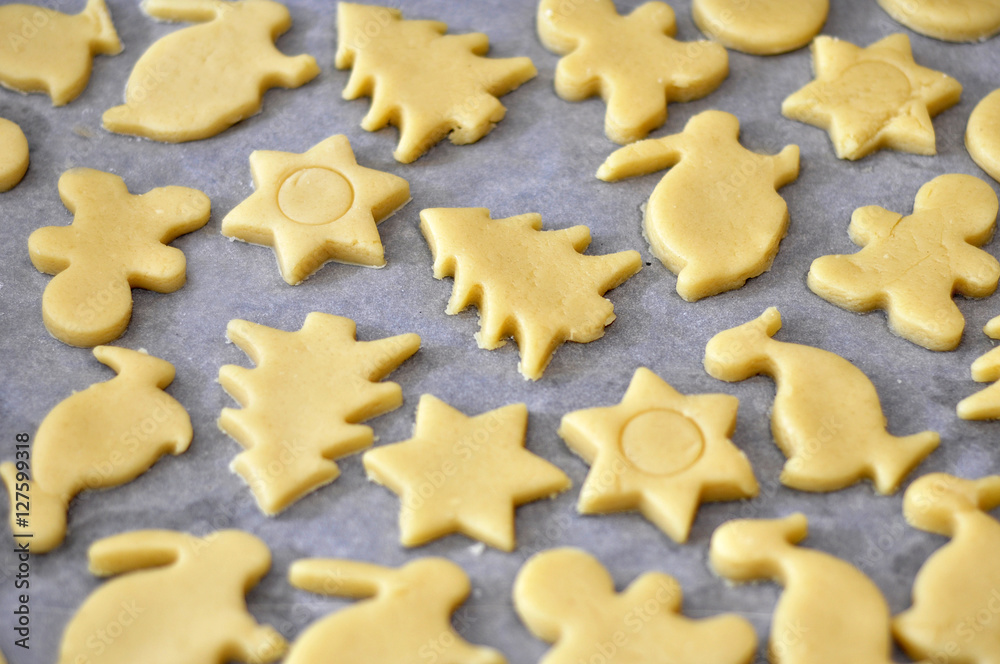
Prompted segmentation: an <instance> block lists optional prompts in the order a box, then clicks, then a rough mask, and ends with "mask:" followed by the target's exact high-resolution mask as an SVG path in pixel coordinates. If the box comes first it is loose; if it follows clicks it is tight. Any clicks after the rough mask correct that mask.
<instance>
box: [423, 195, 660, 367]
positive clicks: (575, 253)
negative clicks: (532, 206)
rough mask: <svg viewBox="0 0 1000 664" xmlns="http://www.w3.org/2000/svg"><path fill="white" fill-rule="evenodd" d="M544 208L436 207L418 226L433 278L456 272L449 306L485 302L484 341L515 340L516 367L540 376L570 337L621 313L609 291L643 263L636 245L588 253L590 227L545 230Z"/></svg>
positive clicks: (587, 333) (583, 335)
mask: <svg viewBox="0 0 1000 664" xmlns="http://www.w3.org/2000/svg"><path fill="white" fill-rule="evenodd" d="M541 229H542V216H541V215H540V214H537V213H528V214H522V215H518V216H516V217H509V218H507V219H490V211H489V210H487V209H486V208H430V209H427V210H422V211H421V212H420V230H421V231H423V234H424V237H425V238H426V239H427V244H428V245H429V246H430V249H431V254H432V255H433V257H434V278H435V279H444V278H445V277H454V279H455V285H454V288H453V289H452V293H451V299H450V300H449V301H448V308H447V310H446V312H447V313H448V314H451V315H454V314H457V313H459V312H460V311H462V310H463V309H465V308H466V307H468V306H470V305H475V306H476V308H478V309H479V332H478V333H477V334H476V342H477V343H478V344H479V347H480V348H484V349H486V350H493V349H494V348H499V347H500V346H502V345H504V344H505V343H506V339H507V338H508V337H513V338H514V340H515V341H517V346H518V349H519V350H520V353H521V362H520V363H519V364H518V370H519V371H520V372H521V374H522V375H523V376H524V377H525V378H528V379H530V380H538V379H539V378H541V377H542V373H543V372H544V371H545V367H546V366H547V365H548V363H549V360H550V359H551V358H552V354H553V353H555V351H556V348H558V347H559V346H560V345H561V344H562V343H563V342H565V341H575V342H577V343H588V342H591V341H594V340H595V339H600V338H601V337H602V336H604V328H605V327H606V326H608V325H610V324H611V323H612V321H614V319H615V314H614V306H612V304H611V302H610V300H607V299H606V298H604V297H603V296H604V294H605V293H606V292H608V291H609V290H611V289H612V288H615V287H617V286H619V285H621V284H622V283H624V282H625V281H626V280H627V279H628V278H629V277H631V276H632V275H633V274H635V273H636V272H638V271H639V270H640V269H641V268H642V257H641V256H640V255H639V252H637V251H620V252H618V253H615V254H604V255H601V256H585V255H582V252H583V251H585V250H586V249H587V246H588V245H589V244H590V229H588V228H587V227H586V226H582V225H581V226H572V227H570V228H566V229H562V230H558V231H542V230H541Z"/></svg>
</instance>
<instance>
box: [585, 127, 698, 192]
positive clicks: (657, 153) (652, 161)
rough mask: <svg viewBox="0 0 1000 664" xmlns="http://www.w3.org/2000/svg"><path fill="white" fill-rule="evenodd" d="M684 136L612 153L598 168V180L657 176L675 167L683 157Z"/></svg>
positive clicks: (633, 144) (675, 135)
mask: <svg viewBox="0 0 1000 664" xmlns="http://www.w3.org/2000/svg"><path fill="white" fill-rule="evenodd" d="M684 145H685V140H684V136H683V135H682V134H674V135H673V136H664V137H663V138H651V139H648V140H645V141H639V142H638V143H632V144H631V145H626V146H625V147H623V148H619V149H618V150H615V151H614V152H612V153H611V155H610V156H609V157H608V158H607V159H606V160H605V161H604V163H603V164H601V167H600V168H599V169H597V177H598V178H599V179H601V180H604V181H605V182H616V181H618V180H622V179H624V178H630V177H635V176H637V175H646V174H647V173H655V172H656V171H661V170H663V169H665V168H670V167H672V166H674V165H676V164H677V163H678V162H679V161H680V160H681V158H682V157H683V154H684Z"/></svg>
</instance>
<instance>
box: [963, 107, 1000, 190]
mask: <svg viewBox="0 0 1000 664" xmlns="http://www.w3.org/2000/svg"><path fill="white" fill-rule="evenodd" d="M965 149H966V150H968V151H969V155H970V156H971V157H972V160H973V161H974V162H976V163H977V164H979V167H980V168H981V169H983V170H984V171H986V172H987V173H989V174H990V177H992V178H993V179H994V180H996V181H997V182H1000V89H998V90H994V91H993V92H991V93H990V94H988V95H986V96H985V97H984V98H983V100H982V101H981V102H979V103H978V104H976V107H975V108H974V109H973V110H972V115H970V116H969V125H968V127H966V129H965Z"/></svg>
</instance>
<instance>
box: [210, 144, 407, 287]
mask: <svg viewBox="0 0 1000 664" xmlns="http://www.w3.org/2000/svg"><path fill="white" fill-rule="evenodd" d="M250 172H251V173H252V174H253V182H254V188H255V189H256V191H255V192H254V194H253V195H251V196H250V197H249V198H247V199H246V200H244V201H243V202H242V203H240V204H239V205H238V206H237V207H236V208H234V209H233V210H232V211H231V212H230V213H229V214H227V215H226V218H225V219H223V220H222V234H223V235H225V236H226V237H231V238H235V239H237V240H243V241H245V242H252V243H254V244H262V245H266V246H271V247H273V248H274V253H275V255H276V256H277V259H278V268H279V270H280V271H281V276H282V277H283V278H284V280H285V281H286V282H287V283H288V284H290V285H292V286H294V285H296V284H298V283H301V282H302V281H303V280H305V279H307V278H309V277H310V276H311V275H312V274H313V273H314V272H316V271H317V270H318V269H319V268H320V267H322V266H323V264H324V263H326V262H327V261H336V262H338V263H351V264H355V265H367V266H371V267H382V266H383V265H385V258H384V256H383V251H382V240H381V238H380V237H379V234H378V229H377V228H376V225H377V224H378V223H379V222H381V221H384V220H385V219H386V218H388V217H389V216H391V215H392V214H393V213H394V212H395V211H396V210H398V209H399V208H401V207H402V206H404V205H406V203H407V202H408V201H409V200H410V185H409V183H408V182H407V181H406V180H404V179H403V178H401V177H396V176H395V175H392V174H391V173H383V172H382V171H376V170H374V169H371V168H365V167H363V166H359V165H358V162H357V160H356V159H355V157H354V152H353V151H352V150H351V143H350V141H348V140H347V137H346V136H343V135H337V136H332V137H330V138H328V139H326V140H325V141H322V142H321V143H318V144H317V145H314V146H313V147H312V148H310V149H309V150H308V151H307V152H304V153H302V154H295V153H291V152H272V151H264V150H255V151H254V152H253V153H251V154H250Z"/></svg>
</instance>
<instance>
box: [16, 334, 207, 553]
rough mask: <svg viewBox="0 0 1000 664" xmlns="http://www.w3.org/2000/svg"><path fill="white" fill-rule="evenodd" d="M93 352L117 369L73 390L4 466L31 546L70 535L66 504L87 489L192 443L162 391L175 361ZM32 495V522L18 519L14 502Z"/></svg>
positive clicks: (129, 476)
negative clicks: (26, 450)
mask: <svg viewBox="0 0 1000 664" xmlns="http://www.w3.org/2000/svg"><path fill="white" fill-rule="evenodd" d="M94 357H96V358H97V360H98V361H99V362H101V363H102V364H105V365H107V366H109V367H111V368H112V369H113V370H114V371H115V373H117V374H118V375H117V376H115V377H114V378H112V379H111V380H108V381H105V382H103V383H95V384H93V385H91V386H90V387H88V388H87V389H85V390H82V391H80V392H75V393H74V394H73V395H71V396H69V397H67V398H66V399H65V400H63V401H62V402H61V403H60V404H59V405H57V406H56V407H55V408H53V409H52V410H51V411H50V412H49V414H48V415H46V416H45V419H43V420H42V423H41V424H40V425H39V427H38V432H37V433H36V434H35V440H34V443H33V446H32V449H31V463H30V468H31V479H30V480H28V478H27V475H26V474H25V472H23V469H25V468H27V467H28V465H27V464H25V463H23V462H24V461H27V455H25V456H24V457H23V458H22V457H21V456H20V453H19V454H18V457H17V459H16V461H15V462H14V463H10V462H8V463H4V464H2V465H0V479H2V480H3V482H4V484H5V485H6V486H7V492H8V494H9V495H10V504H11V510H10V528H11V532H12V533H13V534H14V538H15V539H16V540H18V541H21V542H27V543H28V544H29V545H30V547H31V552H32V553H47V552H48V551H51V550H52V549H54V548H56V547H57V546H59V545H60V544H61V543H62V541H63V539H64V538H65V536H66V511H67V509H68V508H69V503H70V501H71V500H72V499H73V497H74V496H75V495H76V494H78V493H80V492H81V491H83V490H84V489H108V488H111V487H115V486H119V485H121V484H125V483H127V482H131V481H132V480H134V479H135V478H137V477H138V476H139V475H141V474H142V473H144V472H146V470H148V469H149V468H150V467H151V466H152V465H153V464H154V463H156V461H157V460H158V459H159V458H160V457H161V456H163V455H164V454H167V453H169V454H174V455H176V454H180V453H182V452H184V451H185V450H187V448H188V445H190V444H191V437H192V435H193V432H192V429H191V418H190V417H188V414H187V411H185V410H184V407H183V406H181V404H179V403H178V402H177V401H176V400H174V399H173V398H172V397H171V396H170V395H168V394H167V393H166V392H164V391H163V390H164V389H165V388H166V387H167V386H168V385H170V383H171V382H173V380H174V367H173V365H172V364H170V363H169V362H167V361H165V360H161V359H159V358H156V357H153V356H151V355H147V354H146V353H143V352H138V351H134V350H128V349H126V348H115V347H113V346H98V347H97V348H95V349H94ZM24 495H27V496H28V497H29V498H30V501H29V507H30V509H26V510H25V511H28V512H29V517H28V525H27V526H26V527H25V526H23V525H22V526H19V525H18V522H17V521H18V520H17V519H16V518H15V517H16V512H17V511H19V510H15V509H14V506H15V505H16V504H17V503H18V497H19V496H24Z"/></svg>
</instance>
